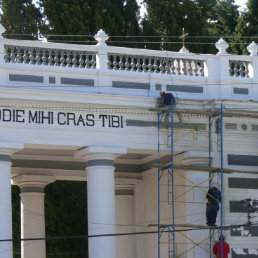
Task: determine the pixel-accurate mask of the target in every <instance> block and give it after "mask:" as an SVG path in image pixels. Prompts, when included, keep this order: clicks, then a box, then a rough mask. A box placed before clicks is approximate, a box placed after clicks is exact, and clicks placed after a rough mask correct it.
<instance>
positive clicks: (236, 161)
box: [228, 154, 258, 166]
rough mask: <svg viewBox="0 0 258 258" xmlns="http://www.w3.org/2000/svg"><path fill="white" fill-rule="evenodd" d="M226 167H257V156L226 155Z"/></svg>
mask: <svg viewBox="0 0 258 258" xmlns="http://www.w3.org/2000/svg"><path fill="white" fill-rule="evenodd" d="M228 165H238V166H258V156H253V155H233V154H228Z"/></svg>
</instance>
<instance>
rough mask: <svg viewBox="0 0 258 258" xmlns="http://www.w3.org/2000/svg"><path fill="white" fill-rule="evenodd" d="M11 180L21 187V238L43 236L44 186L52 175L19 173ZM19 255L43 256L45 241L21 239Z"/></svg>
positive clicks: (26, 256)
mask: <svg viewBox="0 0 258 258" xmlns="http://www.w3.org/2000/svg"><path fill="white" fill-rule="evenodd" d="M13 181H14V183H15V184H17V185H18V186H19V187H20V189H21V193H20V197H21V238H22V239H29V238H45V207H44V196H45V194H44V187H45V186H46V185H47V184H49V183H52V182H54V179H53V177H51V176H40V175H20V176H17V177H15V178H14V179H13ZM21 257H22V258H35V257H37V258H45V257H46V241H45V240H44V239H43V240H37V241H34V240H29V241H22V242H21Z"/></svg>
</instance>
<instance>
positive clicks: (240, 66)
mask: <svg viewBox="0 0 258 258" xmlns="http://www.w3.org/2000/svg"><path fill="white" fill-rule="evenodd" d="M249 65H251V62H249V61H238V60H229V75H230V76H231V77H246V78H249V77H250V76H249Z"/></svg>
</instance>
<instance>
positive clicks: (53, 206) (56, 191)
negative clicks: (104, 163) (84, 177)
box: [45, 181, 88, 258]
mask: <svg viewBox="0 0 258 258" xmlns="http://www.w3.org/2000/svg"><path fill="white" fill-rule="evenodd" d="M45 192H46V196H45V217H46V235H47V236H74V235H87V193H86V192H87V188H86V182H72V181H58V182H55V183H53V184H50V185H48V186H47V187H46V189H45ZM47 253H48V255H47V257H69V258H82V257H88V256H87V253H88V240H87V238H84V239H64V240H48V241H47Z"/></svg>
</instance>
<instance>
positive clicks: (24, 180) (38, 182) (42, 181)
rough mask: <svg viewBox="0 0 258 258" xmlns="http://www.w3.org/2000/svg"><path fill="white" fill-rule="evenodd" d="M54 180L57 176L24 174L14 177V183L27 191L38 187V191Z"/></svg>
mask: <svg viewBox="0 0 258 258" xmlns="http://www.w3.org/2000/svg"><path fill="white" fill-rule="evenodd" d="M54 181H55V178H54V177H53V176H47V175H35V174H33V175H31V174H22V175H18V176H15V177H14V178H12V182H13V184H15V185H18V186H19V187H20V188H21V189H23V188H24V189H25V190H24V191H26V189H27V190H28V189H38V190H37V191H36V192H38V191H39V189H43V188H44V187H45V186H46V185H48V184H50V183H53V182H54ZM22 192H23V190H22Z"/></svg>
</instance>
